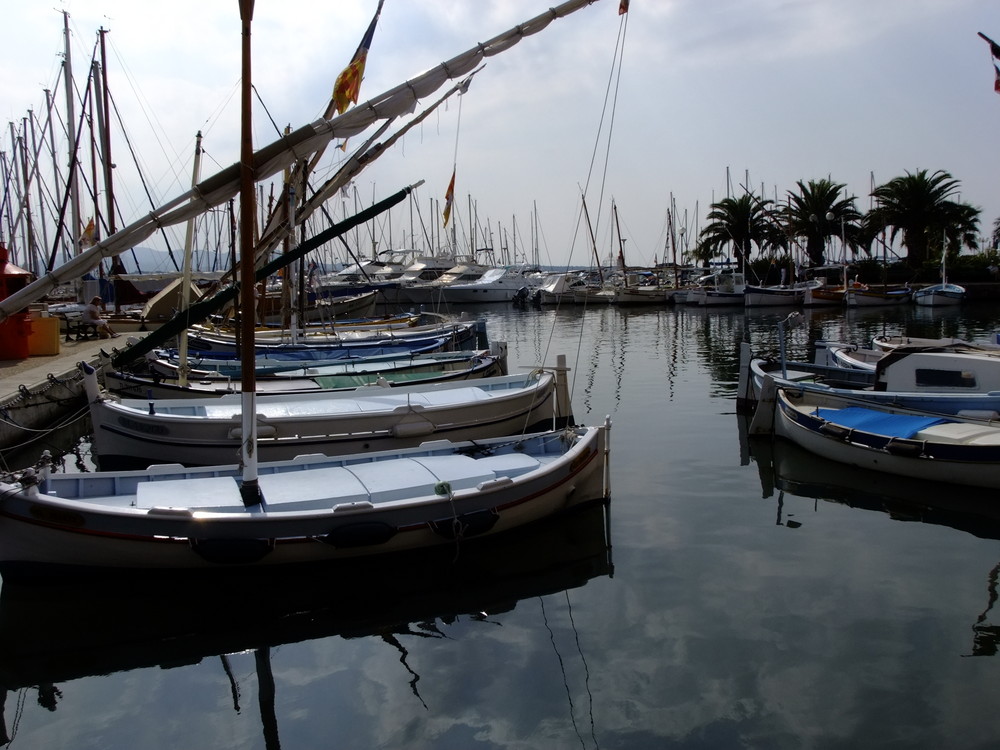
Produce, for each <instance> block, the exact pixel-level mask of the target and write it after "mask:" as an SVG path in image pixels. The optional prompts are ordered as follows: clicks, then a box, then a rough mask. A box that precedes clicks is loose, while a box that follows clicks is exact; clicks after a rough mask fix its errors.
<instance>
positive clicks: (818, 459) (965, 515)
mask: <svg viewBox="0 0 1000 750" xmlns="http://www.w3.org/2000/svg"><path fill="white" fill-rule="evenodd" d="M749 451H750V455H752V456H753V458H754V460H755V461H756V463H757V470H758V472H759V474H760V483H761V490H762V493H763V497H765V498H768V497H772V496H773V495H774V493H775V490H777V492H778V498H777V499H778V510H777V513H778V515H777V520H776V522H777V523H778V524H779V525H784V526H787V527H789V528H797V527H799V526H801V525H802V524H801V523H800V522H799V521H796V520H794V519H791V518H788V517H786V516H785V513H784V499H785V498H784V496H785V493H788V494H790V495H795V496H797V497H804V498H813V499H815V500H825V501H829V502H834V503H839V504H841V505H846V506H848V507H850V508H860V509H863V510H873V511H878V512H881V513H885V514H887V515H888V516H889V517H890V518H892V519H894V520H896V521H916V522H919V523H928V524H935V525H939V526H948V527H951V528H953V529H957V530H959V531H964V532H967V533H969V534H972V535H974V536H977V537H979V538H982V539H1000V505H998V504H997V502H996V492H995V491H994V490H989V489H985V488H978V487H961V488H956V487H955V485H953V484H949V483H947V482H929V481H926V480H922V479H916V478H911V477H904V476H898V475H894V474H885V473H882V472H877V471H871V470H868V469H858V468H855V467H853V466H848V465H846V464H842V463H839V462H836V461H831V460H829V459H826V458H823V457H822V456H818V455H816V454H815V453H811V452H809V451H806V450H804V449H802V448H800V447H799V446H797V445H795V444H793V443H790V442H788V441H785V440H771V439H770V438H766V439H763V438H750V441H749ZM998 578H1000V563H998V564H997V565H996V566H994V568H993V569H992V570H990V572H989V573H988V574H987V576H986V594H987V602H986V606H985V608H984V610H983V612H982V613H980V614H979V615H978V616H977V618H976V621H975V623H974V624H973V626H972V639H973V643H972V650H971V653H970V654H969V655H970V656H993V655H995V654H996V653H997V650H998V648H1000V625H993V624H991V623H990V620H989V615H990V612H991V610H992V608H993V605H994V603H995V602H996V601H997V593H998V592H997V582H998Z"/></svg>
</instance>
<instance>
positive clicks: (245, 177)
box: [240, 0, 261, 506]
mask: <svg viewBox="0 0 1000 750" xmlns="http://www.w3.org/2000/svg"><path fill="white" fill-rule="evenodd" d="M253 5H254V0H240V22H241V24H242V42H243V43H242V62H243V75H242V86H241V107H240V112H241V116H240V123H241V124H240V310H241V315H240V341H241V352H242V371H241V373H240V378H241V385H240V392H241V395H242V400H241V404H242V407H243V408H242V411H243V415H242V416H243V421H242V427H243V430H242V434H243V443H242V446H241V448H240V461H241V463H242V464H243V483H242V484H241V485H240V496H241V497H242V498H243V504H244V505H246V506H253V505H259V504H260V502H261V495H260V484H259V482H258V480H257V393H256V390H257V377H256V370H255V369H254V365H255V362H254V328H255V326H256V324H257V316H256V309H257V303H256V299H255V298H254V241H253V239H254V231H253V229H254V215H255V206H256V191H255V190H254V155H253V129H252V127H251V126H252V123H251V119H250V115H251V106H252V101H253V100H252V98H251V95H252V90H251V78H250V24H251V22H252V21H253Z"/></svg>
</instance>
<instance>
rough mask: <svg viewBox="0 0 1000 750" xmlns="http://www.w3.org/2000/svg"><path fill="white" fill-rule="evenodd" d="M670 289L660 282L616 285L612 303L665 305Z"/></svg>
mask: <svg viewBox="0 0 1000 750" xmlns="http://www.w3.org/2000/svg"><path fill="white" fill-rule="evenodd" d="M669 291H671V290H668V289H667V288H666V287H663V286H660V285H658V284H650V285H639V286H635V285H630V286H616V287H615V288H614V295H613V296H612V298H611V303H612V304H614V305H665V304H666V303H667V297H668V293H669Z"/></svg>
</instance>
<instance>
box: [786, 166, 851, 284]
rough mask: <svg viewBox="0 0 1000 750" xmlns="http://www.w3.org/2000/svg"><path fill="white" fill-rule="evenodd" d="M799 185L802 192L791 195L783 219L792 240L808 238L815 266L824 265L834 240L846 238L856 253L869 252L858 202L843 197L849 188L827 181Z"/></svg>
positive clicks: (807, 246)
mask: <svg viewBox="0 0 1000 750" xmlns="http://www.w3.org/2000/svg"><path fill="white" fill-rule="evenodd" d="M795 184H796V185H797V186H798V188H799V189H798V192H797V193H795V192H792V191H789V192H788V203H787V204H786V205H785V207H784V208H783V210H782V219H783V222H784V225H785V231H787V232H788V235H789V237H805V239H806V253H807V254H808V255H809V262H810V263H811V264H812V265H814V266H821V265H823V263H824V261H825V260H826V259H825V257H824V255H825V252H824V251H825V249H826V243H827V240H828V239H829V238H831V237H843V239H844V242H845V243H846V244H847V245H848V246H850V247H851V248H852V249H853V250H855V251H856V250H857V249H858V248H859V247H864V248H865V249H866V250H867V248H868V243H866V242H865V241H864V234H863V232H862V229H861V214H860V213H859V212H858V209H857V208H856V207H855V205H854V201H855V198H854V196H850V197H848V196H847V195H844V194H843V190H844V188H845V187H846V185H844V184H842V183H839V182H834V181H833V180H829V179H825V178H824V179H822V180H809V182H805V183H804V182H802V180H799V181H798V182H796V183H795Z"/></svg>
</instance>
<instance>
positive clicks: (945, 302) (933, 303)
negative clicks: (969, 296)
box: [913, 284, 965, 307]
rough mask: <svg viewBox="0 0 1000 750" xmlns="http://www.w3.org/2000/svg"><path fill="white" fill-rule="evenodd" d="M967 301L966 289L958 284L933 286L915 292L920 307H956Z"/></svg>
mask: <svg viewBox="0 0 1000 750" xmlns="http://www.w3.org/2000/svg"><path fill="white" fill-rule="evenodd" d="M963 301H965V287H964V286H959V285H958V284H931V285H930V286H925V287H924V288H922V289H917V290H916V291H914V292H913V302H914V304H916V305H919V306H920V307H954V306H955V305H960V304H962V302H963Z"/></svg>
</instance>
